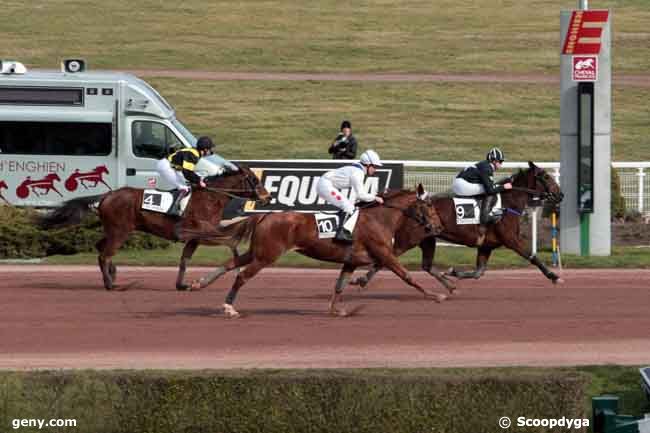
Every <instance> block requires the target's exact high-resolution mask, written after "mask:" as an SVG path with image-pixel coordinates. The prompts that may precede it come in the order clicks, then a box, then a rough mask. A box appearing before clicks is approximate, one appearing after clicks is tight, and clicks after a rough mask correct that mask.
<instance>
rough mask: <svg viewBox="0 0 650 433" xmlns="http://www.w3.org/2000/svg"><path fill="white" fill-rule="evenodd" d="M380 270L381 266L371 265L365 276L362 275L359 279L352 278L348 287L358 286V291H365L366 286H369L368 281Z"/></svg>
mask: <svg viewBox="0 0 650 433" xmlns="http://www.w3.org/2000/svg"><path fill="white" fill-rule="evenodd" d="M380 270H381V266H380V265H378V264H376V263H375V264H374V265H372V267H371V268H370V270H369V271H368V272H366V275H362V276H360V277H359V278H354V279H352V280H351V281H350V285H352V286H359V291H361V290H363V289H365V288H366V287H368V284H370V280H372V278H373V277H374V276H375V275H376V274H377V272H379V271H380Z"/></svg>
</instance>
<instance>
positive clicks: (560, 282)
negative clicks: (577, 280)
mask: <svg viewBox="0 0 650 433" xmlns="http://www.w3.org/2000/svg"><path fill="white" fill-rule="evenodd" d="M553 284H564V280H563V279H562V278H556V279H554V280H553Z"/></svg>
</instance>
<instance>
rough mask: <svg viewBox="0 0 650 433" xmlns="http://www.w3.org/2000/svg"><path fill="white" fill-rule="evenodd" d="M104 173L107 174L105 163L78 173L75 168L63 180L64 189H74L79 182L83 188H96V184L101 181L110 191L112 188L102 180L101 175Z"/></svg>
mask: <svg viewBox="0 0 650 433" xmlns="http://www.w3.org/2000/svg"><path fill="white" fill-rule="evenodd" d="M105 174H108V168H106V166H105V165H99V166H97V167H95V169H94V170H92V171H89V172H87V173H80V172H79V169H76V170H75V171H74V173H72V174H71V175H70V176H69V177H68V178H67V179H66V180H65V189H67V190H68V191H75V190H76V189H77V188H78V187H79V184H81V186H83V187H84V188H85V189H88V188H96V187H97V185H98V184H100V183H102V184H104V185H106V188H108V189H109V190H111V191H112V188H111V187H110V186H109V185H108V184H107V183H106V182H104V177H103V176H104V175H105ZM89 184H91V185H89Z"/></svg>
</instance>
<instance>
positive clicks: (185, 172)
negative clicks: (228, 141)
mask: <svg viewBox="0 0 650 433" xmlns="http://www.w3.org/2000/svg"><path fill="white" fill-rule="evenodd" d="M213 147H214V143H212V140H211V139H210V137H201V138H199V139H198V141H197V142H196V147H195V148H194V147H185V148H183V149H180V150H177V151H176V152H174V153H172V154H171V155H169V156H168V157H166V158H163V159H161V160H160V161H158V166H157V169H158V173H160V175H161V177H162V178H163V179H165V180H166V181H167V182H169V183H171V184H172V185H174V186H175V187H176V188H177V189H178V190H179V194H178V195H177V196H176V200H175V201H174V204H173V205H172V208H171V209H170V211H169V214H170V215H180V204H181V200H182V199H183V198H184V197H185V196H186V195H187V194H188V193H189V191H190V187H189V186H188V185H187V182H189V183H190V184H194V185H199V186H200V187H201V188H205V182H203V179H201V177H200V176H199V175H198V174H196V173H195V172H194V169H195V167H196V163H197V162H199V159H201V157H203V156H207V155H210V154H211V153H212V148H213Z"/></svg>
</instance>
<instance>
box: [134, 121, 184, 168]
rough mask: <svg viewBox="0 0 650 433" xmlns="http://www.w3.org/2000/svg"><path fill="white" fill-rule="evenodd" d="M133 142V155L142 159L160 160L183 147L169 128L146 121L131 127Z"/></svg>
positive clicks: (135, 123)
mask: <svg viewBox="0 0 650 433" xmlns="http://www.w3.org/2000/svg"><path fill="white" fill-rule="evenodd" d="M131 142H132V143H133V154H134V155H135V156H138V157H140V158H155V159H160V158H163V157H165V156H167V155H168V154H170V153H171V152H173V151H175V150H176V149H179V148H181V147H182V146H183V145H182V143H181V142H180V140H179V139H178V137H176V135H174V133H173V132H172V131H171V130H170V129H169V128H168V127H167V126H165V125H163V124H162V123H158V122H148V121H144V120H136V121H135V122H133V124H132V125H131Z"/></svg>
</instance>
